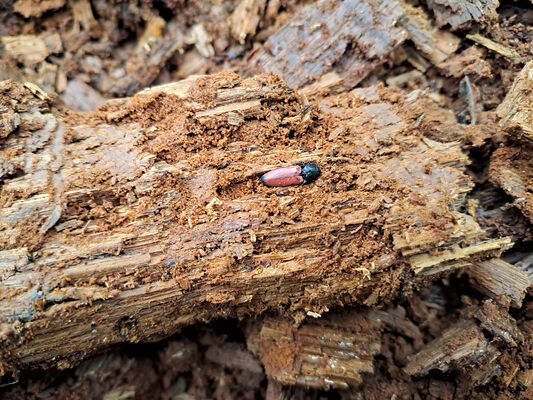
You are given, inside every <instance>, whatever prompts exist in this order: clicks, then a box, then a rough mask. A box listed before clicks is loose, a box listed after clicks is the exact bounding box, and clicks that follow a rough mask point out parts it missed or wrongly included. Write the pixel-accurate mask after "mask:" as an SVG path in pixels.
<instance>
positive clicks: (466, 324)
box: [404, 300, 530, 390]
mask: <svg viewBox="0 0 533 400" xmlns="http://www.w3.org/2000/svg"><path fill="white" fill-rule="evenodd" d="M463 313H464V318H463V319H461V320H459V321H458V322H456V323H455V324H454V325H452V326H451V327H449V328H448V329H446V330H445V331H444V332H442V334H441V335H440V336H439V337H437V338H436V339H435V340H433V341H431V342H429V343H428V344H426V345H425V346H424V347H423V348H422V350H420V351H419V352H418V353H416V354H415V355H414V356H413V357H412V358H411V360H410V361H409V363H408V364H407V365H406V366H405V368H404V372H406V373H407V374H409V375H414V376H423V375H427V374H428V373H429V372H430V371H432V370H440V371H442V372H451V371H457V372H460V373H461V378H460V380H459V387H461V386H462V387H464V388H470V389H471V388H472V387H478V386H481V385H484V384H486V383H487V382H489V381H490V380H491V379H493V378H495V377H497V379H498V380H500V381H502V382H507V384H508V382H510V381H511V380H512V379H513V378H514V376H515V374H516V373H517V372H518V370H519V366H518V365H521V364H522V361H520V360H519V358H521V356H524V357H528V355H529V354H530V345H529V343H528V342H527V341H526V340H525V337H524V334H523V333H522V331H521V330H520V329H519V328H518V326H517V324H516V321H515V320H514V319H513V318H512V317H511V316H510V315H509V314H508V313H507V311H506V310H504V309H502V308H501V307H500V306H498V305H496V304H495V303H492V302H491V301H490V300H488V301H484V302H483V303H482V304H480V305H472V306H470V307H469V308H467V309H465V310H463ZM526 354H527V355H526ZM519 355H520V356H519ZM509 359H512V360H516V362H517V364H518V365H517V366H516V368H515V369H511V370H510V369H509V368H508V367H507V365H506V364H507V363H508V360H509ZM523 365H524V366H525V365H526V362H523ZM470 389H469V390H470ZM462 390H463V389H462Z"/></svg>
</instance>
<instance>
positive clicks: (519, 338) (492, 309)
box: [472, 301, 524, 347]
mask: <svg viewBox="0 0 533 400" xmlns="http://www.w3.org/2000/svg"><path fill="white" fill-rule="evenodd" d="M472 317H473V318H475V319H477V320H478V321H479V326H480V327H481V328H482V329H484V330H485V331H487V332H489V333H490V334H491V335H492V336H493V338H494V339H497V340H499V341H501V342H503V343H504V344H505V345H506V346H509V347H518V346H520V345H521V344H522V343H523V342H524V335H523V334H522V332H521V331H520V329H518V327H517V325H516V321H515V320H514V318H512V317H511V316H510V315H509V313H508V312H507V310H505V309H503V308H502V307H501V306H499V305H497V304H496V303H494V302H492V301H485V302H483V304H482V306H481V307H476V308H475V310H474V311H473V312H472Z"/></svg>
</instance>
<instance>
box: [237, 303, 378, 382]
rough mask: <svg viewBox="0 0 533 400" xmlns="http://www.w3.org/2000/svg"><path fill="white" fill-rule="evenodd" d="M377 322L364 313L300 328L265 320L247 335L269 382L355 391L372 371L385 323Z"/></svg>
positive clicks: (329, 318)
mask: <svg viewBox="0 0 533 400" xmlns="http://www.w3.org/2000/svg"><path fill="white" fill-rule="evenodd" d="M378 321H379V319H378V318H375V319H371V318H369V317H368V316H367V313H364V312H363V313H355V312H352V313H344V314H340V315H339V314H337V315H336V314H328V315H327V316H325V317H324V318H318V319H315V320H313V317H311V318H310V319H307V320H306V321H305V322H304V323H303V324H302V325H301V326H300V327H297V328H296V327H294V326H293V323H292V322H291V321H290V320H286V319H281V318H267V319H265V320H264V321H263V322H262V324H261V327H260V328H259V330H258V332H254V333H253V334H251V335H249V337H248V339H247V341H248V348H249V349H250V350H251V351H252V352H253V353H255V354H257V355H258V356H259V357H260V358H261V362H262V363H263V365H264V367H265V371H266V373H267V374H268V376H269V378H270V379H275V380H276V381H278V382H280V383H282V384H283V385H300V386H306V387H312V388H317V389H348V388H356V387H358V386H359V385H360V384H361V382H362V376H361V374H362V373H368V374H371V373H373V371H374V365H373V359H374V356H375V355H376V354H377V353H379V351H380V349H381V335H380V333H379V329H380V327H381V325H383V324H382V323H381V322H378Z"/></svg>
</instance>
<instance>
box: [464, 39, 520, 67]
mask: <svg viewBox="0 0 533 400" xmlns="http://www.w3.org/2000/svg"><path fill="white" fill-rule="evenodd" d="M466 38H467V39H470V40H473V41H474V42H476V43H479V44H480V45H482V46H485V47H486V48H487V49H489V50H492V51H495V52H496V53H498V54H500V55H502V56H504V57H507V58H509V59H511V60H515V61H516V60H519V59H520V54H518V52H517V51H516V50H514V49H510V48H508V47H505V46H503V45H501V44H500V43H497V42H495V41H494V40H490V39H489V38H486V37H485V36H483V35H480V34H479V33H474V34H468V35H466Z"/></svg>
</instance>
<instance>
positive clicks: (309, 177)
mask: <svg viewBox="0 0 533 400" xmlns="http://www.w3.org/2000/svg"><path fill="white" fill-rule="evenodd" d="M300 175H302V178H304V183H311V182H313V181H314V180H315V179H316V178H318V177H319V176H320V168H318V166H317V165H316V164H313V163H310V164H305V165H304V166H303V167H302V173H301V174H300Z"/></svg>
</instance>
